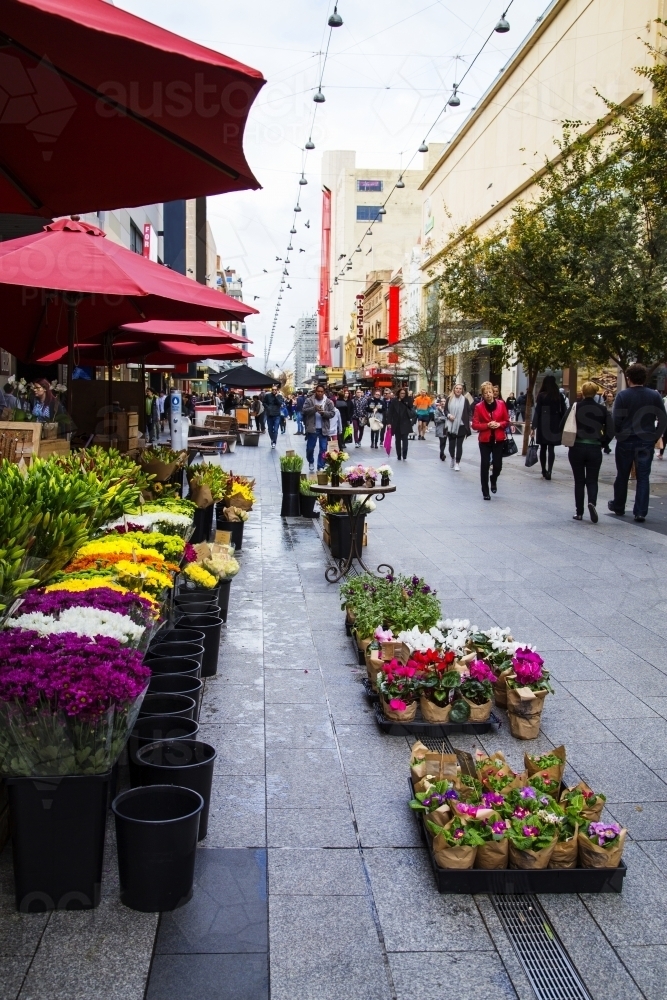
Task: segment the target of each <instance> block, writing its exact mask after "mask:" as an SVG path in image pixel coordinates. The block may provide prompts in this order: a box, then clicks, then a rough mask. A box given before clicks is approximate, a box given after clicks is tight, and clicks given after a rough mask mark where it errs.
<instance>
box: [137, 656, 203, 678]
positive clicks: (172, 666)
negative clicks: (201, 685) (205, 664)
mask: <svg viewBox="0 0 667 1000" xmlns="http://www.w3.org/2000/svg"><path fill="white" fill-rule="evenodd" d="M146 666H147V667H150V669H151V673H152V674H153V675H154V676H158V675H159V676H162V675H163V674H164V675H165V676H176V675H178V676H183V677H197V678H199V677H201V663H200V662H199V660H195V659H194V658H193V657H184V656H160V657H157V656H156V657H155V659H150V660H146Z"/></svg>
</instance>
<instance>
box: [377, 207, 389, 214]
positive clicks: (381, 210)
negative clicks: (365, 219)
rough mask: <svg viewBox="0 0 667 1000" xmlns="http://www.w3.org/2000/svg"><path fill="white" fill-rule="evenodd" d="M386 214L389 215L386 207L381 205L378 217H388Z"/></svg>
mask: <svg viewBox="0 0 667 1000" xmlns="http://www.w3.org/2000/svg"><path fill="white" fill-rule="evenodd" d="M386 214H387V209H386V208H385V207H384V205H380V207H379V209H378V215H386Z"/></svg>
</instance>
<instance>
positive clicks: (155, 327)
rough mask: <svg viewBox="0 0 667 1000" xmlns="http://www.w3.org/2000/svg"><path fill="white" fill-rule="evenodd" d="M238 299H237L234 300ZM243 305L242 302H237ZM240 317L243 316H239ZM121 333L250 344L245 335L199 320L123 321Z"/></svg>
mask: <svg viewBox="0 0 667 1000" xmlns="http://www.w3.org/2000/svg"><path fill="white" fill-rule="evenodd" d="M234 301H235V302H236V301H238V300H237V299H235V300H234ZM239 304H240V305H241V306H243V303H239ZM239 318H240V319H242V318H243V317H241V316H240V317H239ZM118 333H119V334H123V335H124V336H123V339H125V340H130V339H133V340H143V339H146V340H153V339H156V338H162V339H164V340H180V339H181V338H182V339H185V340H193V341H194V342H195V343H202V344H203V343H205V342H206V341H208V340H211V339H215V338H217V337H219V338H221V339H224V340H226V341H229V342H230V343H231V342H234V343H238V344H251V343H252V341H251V340H249V339H248V338H247V337H242V336H241V334H240V333H232V332H231V330H223V329H221V328H220V327H216V326H211V324H210V323H202V322H201V321H199V320H191V321H185V322H179V321H177V320H173V321H169V320H153V321H151V322H148V323H124V324H123V326H122V327H121V328H120V330H119V331H118Z"/></svg>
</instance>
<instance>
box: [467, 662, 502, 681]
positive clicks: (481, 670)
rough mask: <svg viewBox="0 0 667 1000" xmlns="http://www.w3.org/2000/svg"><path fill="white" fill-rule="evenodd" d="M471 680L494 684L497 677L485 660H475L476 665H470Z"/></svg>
mask: <svg viewBox="0 0 667 1000" xmlns="http://www.w3.org/2000/svg"><path fill="white" fill-rule="evenodd" d="M469 670H470V679H471V680H473V681H481V682H482V683H483V682H484V681H490V682H491V683H492V684H493V682H494V681H495V679H496V675H495V674H494V672H493V670H491V668H490V667H489V665H488V664H487V663H485V662H484V660H475V662H474V663H471V664H470V668H469Z"/></svg>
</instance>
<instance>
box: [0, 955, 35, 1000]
mask: <svg viewBox="0 0 667 1000" xmlns="http://www.w3.org/2000/svg"><path fill="white" fill-rule="evenodd" d="M31 961H32V956H31V957H30V958H28V957H26V956H21V957H18V956H17V957H14V958H5V957H4V956H3V958H2V961H0V1000H16V997H18V995H19V990H20V989H21V985H22V983H23V979H24V977H25V974H26V972H27V971H28V968H29V967H30V963H31Z"/></svg>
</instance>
